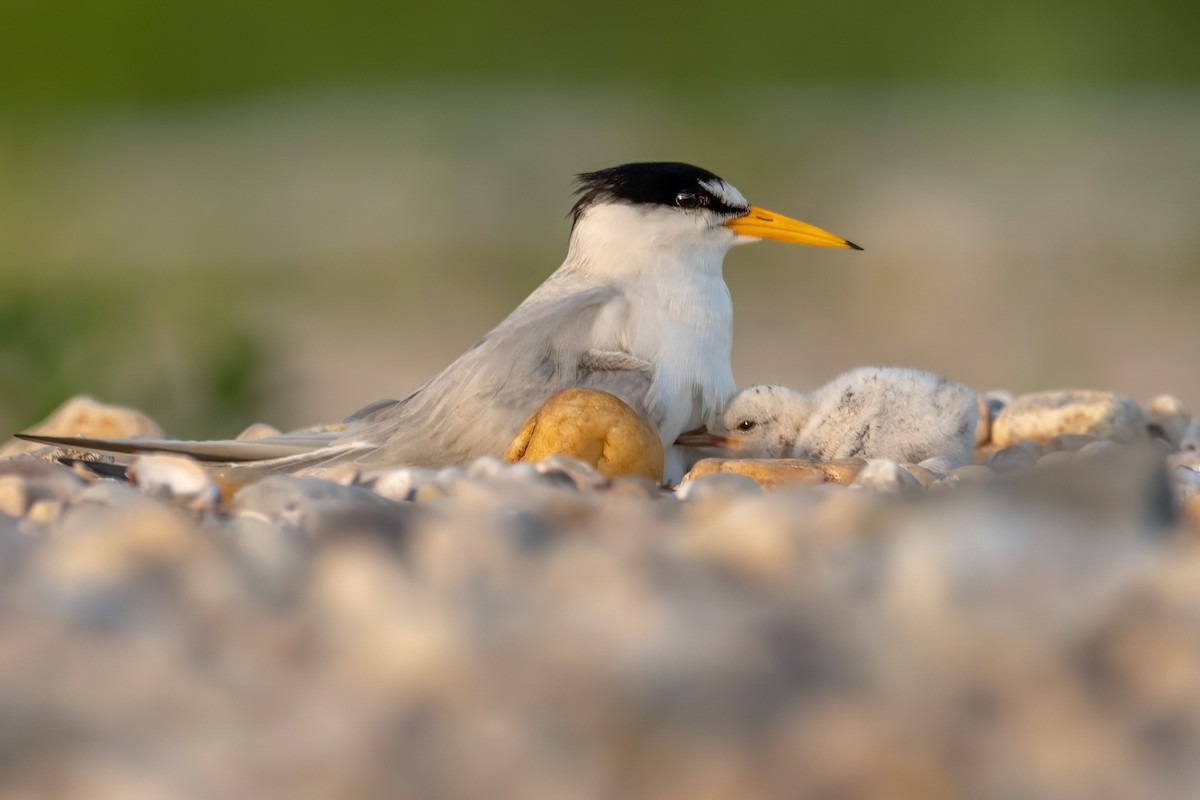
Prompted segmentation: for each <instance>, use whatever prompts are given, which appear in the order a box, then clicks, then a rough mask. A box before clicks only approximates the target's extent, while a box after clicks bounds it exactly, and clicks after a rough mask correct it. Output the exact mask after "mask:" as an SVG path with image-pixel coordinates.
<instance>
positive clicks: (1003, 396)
mask: <svg viewBox="0 0 1200 800" xmlns="http://www.w3.org/2000/svg"><path fill="white" fill-rule="evenodd" d="M1012 401H1013V393H1012V392H1010V391H1008V390H1007V389H993V390H992V391H990V392H985V393H984V395H983V402H984V403H986V404H987V409H988V418H989V419H991V420H992V421H993V422H994V421H995V419H996V415H997V414H999V413H1000V411H1001V410H1003V408H1004V407H1005V406H1006V405H1008V404H1009V403H1011V402H1012Z"/></svg>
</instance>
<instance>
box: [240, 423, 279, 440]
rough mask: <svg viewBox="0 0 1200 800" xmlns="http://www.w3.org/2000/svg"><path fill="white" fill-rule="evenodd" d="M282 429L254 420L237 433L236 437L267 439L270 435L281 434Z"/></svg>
mask: <svg viewBox="0 0 1200 800" xmlns="http://www.w3.org/2000/svg"><path fill="white" fill-rule="evenodd" d="M282 435H283V431H281V430H279V428H276V427H275V426H274V425H268V424H267V423H265V422H255V423H254V424H253V425H249V426H247V427H246V428H244V429H243V430H242V432H241V433H239V434H238V435H237V437H236V438H238V439H267V438H270V437H272V436H282Z"/></svg>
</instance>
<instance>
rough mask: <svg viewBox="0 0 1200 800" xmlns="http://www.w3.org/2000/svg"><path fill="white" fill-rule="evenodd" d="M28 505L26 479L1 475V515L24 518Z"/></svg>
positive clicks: (18, 476)
mask: <svg viewBox="0 0 1200 800" xmlns="http://www.w3.org/2000/svg"><path fill="white" fill-rule="evenodd" d="M28 504H29V498H28V496H27V494H26V491H25V479H24V478H22V477H21V476H20V475H0V514H7V515H8V516H10V517H21V516H24V515H25V509H26V507H27V506H28Z"/></svg>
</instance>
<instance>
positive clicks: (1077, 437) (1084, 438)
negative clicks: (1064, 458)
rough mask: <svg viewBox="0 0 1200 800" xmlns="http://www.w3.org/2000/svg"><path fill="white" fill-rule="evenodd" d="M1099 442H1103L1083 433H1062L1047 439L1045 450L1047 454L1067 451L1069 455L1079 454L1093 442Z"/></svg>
mask: <svg viewBox="0 0 1200 800" xmlns="http://www.w3.org/2000/svg"><path fill="white" fill-rule="evenodd" d="M1098 441H1101V440H1100V439H1099V438H1097V437H1095V436H1088V435H1087V434H1083V433H1062V434H1059V435H1058V436H1051V437H1050V438H1049V439H1047V440H1046V445H1045V448H1044V449H1045V450H1046V451H1047V452H1052V451H1056V450H1065V451H1067V452H1069V453H1077V452H1079V451H1080V450H1081V449H1083V448H1084V447H1086V446H1087V445H1089V444H1091V443H1092V442H1098Z"/></svg>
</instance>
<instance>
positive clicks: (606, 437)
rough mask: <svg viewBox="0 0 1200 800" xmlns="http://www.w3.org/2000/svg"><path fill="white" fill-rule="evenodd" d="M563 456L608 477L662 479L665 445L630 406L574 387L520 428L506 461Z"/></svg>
mask: <svg viewBox="0 0 1200 800" xmlns="http://www.w3.org/2000/svg"><path fill="white" fill-rule="evenodd" d="M554 453H562V454H565V455H568V456H573V457H575V458H578V459H579V460H580V461H583V462H584V463H585V464H587V465H589V466H592V467H595V468H596V471H597V472H599V473H600V474H601V475H603V476H604V477H605V478H615V477H617V476H619V475H641V476H643V477H646V478H649V479H650V480H653V481H661V480H662V477H663V463H664V458H663V447H662V440H661V439H660V438H659V435H658V431H656V430H655V429H654V428H653V427H652V426H651V425H650V423H648V422H646V421H645V420H644V419H642V418H641V417H640V416H638V414H637V412H636V411H634V410H633V409H632V408H630V407H629V405H628V404H627V403H625V402H624V401H623V400H621V399H620V398H618V397H615V396H614V395H611V394H609V393H608V392H601V391H598V390H595V389H584V388H579V387H576V388H573V389H566V390H564V391H561V392H559V393H557V394H555V395H552V396H551V397H550V398H549V399H547V400H546V402H545V403H543V404H542V407H541V408H539V409H538V410H537V411H535V412H534V413H533V414H532V415H530V417H529V419H527V420H526V421H525V424H524V425H522V426H521V430H520V432H518V433H517V436H516V438H515V439H513V441H512V444H510V445H509V447H508V450H506V451H505V453H504V460H505V461H531V462H532V461H541V460H542V459H543V458H545V457H546V456H549V455H551V454H554Z"/></svg>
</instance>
